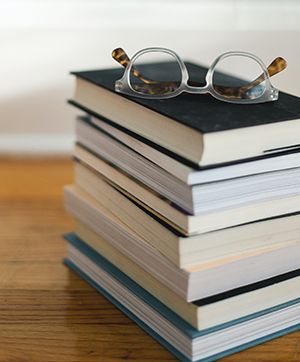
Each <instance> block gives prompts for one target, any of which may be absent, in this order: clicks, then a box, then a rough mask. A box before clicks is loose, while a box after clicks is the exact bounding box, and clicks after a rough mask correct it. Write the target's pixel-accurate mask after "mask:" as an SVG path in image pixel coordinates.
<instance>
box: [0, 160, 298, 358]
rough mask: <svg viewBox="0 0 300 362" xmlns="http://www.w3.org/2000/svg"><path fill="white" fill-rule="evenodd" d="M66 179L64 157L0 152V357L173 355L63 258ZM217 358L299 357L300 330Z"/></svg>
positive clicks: (67, 224) (69, 169)
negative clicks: (15, 155)
mask: <svg viewBox="0 0 300 362" xmlns="http://www.w3.org/2000/svg"><path fill="white" fill-rule="evenodd" d="M72 182H73V164H72V160H71V159H66V158H65V159H59V158H58V159H41V158H40V159H26V158H24V159H22V158H20V159H14V158H12V159H3V158H2V159H0V186H1V187H0V216H1V217H0V362H4V361H5V362H17V361H18V362H20V361H21V362H60V361H68V362H71V361H72V362H75V361H80V362H89V361H97V362H98V361H101V362H106V361H107V362H108V361H123V360H132V361H146V362H150V361H176V360H177V359H176V358H175V357H174V356H172V355H171V354H170V353H169V352H168V351H166V350H165V349H164V348H163V347H162V346H161V345H160V344H158V343H157V342H156V341H155V340H153V339H152V338H151V337H150V336H148V335H147V334H146V333H145V332H144V331H143V330H142V329H141V328H139V327H138V326H137V325H136V324H135V323H133V322H132V321H131V320H130V319H129V318H127V317H126V316H125V315H124V314H123V313H122V312H120V311H119V310H118V309H116V308H115V307H114V306H113V305H112V304H111V303H110V302H108V301H107V300H106V299H105V298H104V297H102V296H101V295H100V294H99V293H98V292H96V291H95V290H94V289H93V288H91V287H90V286H89V285H88V284H87V283H86V282H84V281H83V280H82V279H81V278H80V277H79V276H77V275H76V274H75V273H74V272H72V271H70V270H69V269H68V268H67V267H66V266H65V265H64V264H63V263H62V259H63V258H64V257H65V256H66V243H65V241H64V240H63V239H62V237H61V234H63V233H66V232H70V231H72V230H73V219H72V217H71V216H70V215H68V214H67V213H66V211H65V210H64V206H63V194H62V187H63V185H66V184H69V183H72ZM220 361H222V362H238V361H239V362H240V361H243V362H254V361H255V362H257V361H259V362H264V361H268V362H279V361H289V362H292V361H300V332H294V333H291V334H289V335H286V336H284V337H281V338H277V339H275V340H273V341H270V342H267V343H264V344H262V345H259V346H257V347H254V348H251V349H248V350H246V351H243V352H240V353H236V354H234V355H232V356H229V357H226V358H223V359H222V360H220Z"/></svg>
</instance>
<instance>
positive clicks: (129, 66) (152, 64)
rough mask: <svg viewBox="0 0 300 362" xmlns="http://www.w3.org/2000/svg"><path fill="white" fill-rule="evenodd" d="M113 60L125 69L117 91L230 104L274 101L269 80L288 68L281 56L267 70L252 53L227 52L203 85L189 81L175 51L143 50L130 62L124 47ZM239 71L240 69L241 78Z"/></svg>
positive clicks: (156, 97) (145, 95)
mask: <svg viewBox="0 0 300 362" xmlns="http://www.w3.org/2000/svg"><path fill="white" fill-rule="evenodd" d="M112 57H113V58H114V59H115V60H116V61H117V62H118V63H120V64H121V65H123V66H124V67H125V72H124V74H123V77H122V78H121V79H119V80H117V81H116V83H115V90H116V92H121V93H124V94H127V95H130V96H135V97H141V98H152V99H166V98H172V97H176V96H178V95H179V94H181V93H183V92H185V93H192V94H211V95H212V96H213V97H215V98H217V99H219V100H221V101H225V102H230V103H262V102H269V101H275V100H276V99H278V90H277V89H276V88H274V87H273V86H272V84H271V81H270V77H272V76H273V75H275V74H277V73H279V72H281V71H282V70H283V69H285V68H286V66H287V63H286V61H285V60H284V59H283V58H281V57H278V58H276V59H274V60H273V62H272V63H271V64H270V65H269V66H268V67H266V66H265V64H264V63H263V62H262V60H261V59H259V58H258V57H257V56H255V55H253V54H251V53H246V52H236V51H234V52H227V53H224V54H222V55H220V56H219V57H218V58H217V59H216V60H215V61H214V62H213V63H212V65H211V66H210V68H209V69H208V70H207V71H206V76H205V82H203V81H202V82H200V81H197V80H196V81H194V80H193V81H192V80H189V72H188V69H187V66H186V65H185V64H184V62H183V61H182V60H181V58H180V57H179V56H178V55H177V54H176V53H175V52H174V51H172V50H169V49H166V48H146V49H143V50H141V51H139V52H138V53H136V54H135V55H134V56H133V57H132V59H131V60H130V59H129V57H128V55H127V54H126V53H125V51H124V50H123V49H122V48H117V49H115V50H114V51H113V52H112ZM190 67H191V66H189V70H190ZM195 69H201V68H198V67H197V68H195ZM236 70H239V75H238V76H237V75H236V74H235V71H236ZM194 73H195V71H193V76H194ZM246 76H247V78H248V79H245V77H246Z"/></svg>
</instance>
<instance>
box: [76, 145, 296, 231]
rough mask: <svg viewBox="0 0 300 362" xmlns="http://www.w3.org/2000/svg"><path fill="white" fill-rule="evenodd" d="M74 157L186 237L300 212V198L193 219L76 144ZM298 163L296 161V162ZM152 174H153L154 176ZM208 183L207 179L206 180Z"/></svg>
mask: <svg viewBox="0 0 300 362" xmlns="http://www.w3.org/2000/svg"><path fill="white" fill-rule="evenodd" d="M74 157H75V159H76V161H77V162H79V163H82V164H84V165H88V166H89V167H91V168H92V169H93V170H95V171H96V172H97V173H98V174H99V175H102V176H103V177H105V178H106V179H107V180H108V181H109V182H111V183H112V184H113V185H114V187H118V188H119V189H120V190H122V191H123V192H124V193H126V195H127V196H128V197H131V198H132V199H133V200H135V202H137V203H141V204H142V205H143V207H145V208H147V209H148V210H149V211H150V212H152V213H153V214H155V215H156V216H157V217H160V218H162V219H163V220H164V221H166V222H168V223H170V224H171V225H173V227H174V228H176V227H177V228H178V229H179V230H180V231H181V232H183V233H185V234H187V235H188V234H195V233H204V232H208V231H212V230H218V229H224V228H227V227H230V226H234V225H240V224H244V223H247V222H252V221H258V220H262V219H266V218H270V217H274V216H279V215H284V214H290V213H293V212H297V211H299V204H300V195H293V196H290V197H284V198H279V199H272V200H266V201H262V202H258V203H251V204H250V205H245V206H241V207H236V208H234V209H226V210H222V211H219V212H214V213H208V214H202V215H192V214H189V213H187V212H185V211H184V210H183V209H182V208H180V207H179V206H178V205H177V204H176V203H174V202H172V201H171V200H170V199H168V198H166V197H164V196H162V195H161V194H160V193H158V192H156V191H155V190H153V189H152V188H151V187H148V186H147V185H145V184H144V183H143V182H140V181H138V180H137V179H136V178H135V177H132V176H131V175H130V174H129V173H127V172H125V171H124V170H122V169H121V168H119V167H117V166H116V165H114V164H112V163H109V162H107V161H106V160H105V159H103V158H101V157H100V156H99V155H95V154H94V153H93V152H91V151H89V150H87V149H85V148H83V147H82V146H80V145H79V144H76V145H75V147H74ZM296 162H298V161H296ZM154 175H155V173H152V176H154ZM206 181H207V178H206Z"/></svg>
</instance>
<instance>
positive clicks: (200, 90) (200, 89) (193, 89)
mask: <svg viewBox="0 0 300 362" xmlns="http://www.w3.org/2000/svg"><path fill="white" fill-rule="evenodd" d="M185 91H187V92H189V93H191V94H205V93H210V91H211V85H210V84H209V83H208V82H205V85H204V86H193V85H189V84H188V83H186V85H185Z"/></svg>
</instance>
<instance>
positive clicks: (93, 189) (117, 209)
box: [75, 163, 300, 268]
mask: <svg viewBox="0 0 300 362" xmlns="http://www.w3.org/2000/svg"><path fill="white" fill-rule="evenodd" d="M75 182H76V184H77V185H79V186H80V187H81V188H83V189H84V190H85V191H87V192H88V193H89V194H90V195H92V196H93V197H94V198H95V199H96V200H98V201H99V202H100V203H101V204H102V205H103V206H105V207H106V208H107V209H108V210H110V211H111V212H112V213H113V214H114V215H116V216H117V217H118V218H119V219H120V220H121V221H123V222H124V223H125V224H126V225H127V226H128V227H129V228H130V229H131V230H133V231H134V232H135V233H136V234H137V235H139V236H140V237H141V238H143V239H144V240H145V241H147V242H148V243H149V244H150V245H152V246H153V247H155V248H156V249H157V250H159V251H160V252H161V253H162V254H164V255H165V256H166V257H167V258H168V259H170V260H171V261H172V262H173V263H174V264H176V265H178V266H179V267H180V268H186V267H190V266H193V265H199V264H201V263H205V262H209V261H214V260H218V259H223V258H225V257H232V256H235V255H239V254H243V253H246V252H253V251H259V250H264V249H268V248H271V247H276V246H283V245H288V244H292V243H296V242H299V235H300V213H299V212H298V213H294V214H288V215H284V216H281V217H275V218H269V219H264V220H260V221H258V222H252V223H247V224H243V225H239V226H235V227H230V228H225V229H220V230H215V231H212V232H207V233H198V234H193V235H183V234H182V233H181V232H180V230H179V229H178V228H176V226H175V225H174V226H173V225H171V224H170V223H167V222H165V221H163V220H162V219H161V218H159V217H157V216H155V215H154V214H153V213H151V212H149V211H148V209H147V208H144V207H143V205H140V204H138V203H135V202H134V201H133V200H132V199H130V198H128V197H127V196H126V195H125V194H123V193H122V192H121V191H119V190H117V189H116V188H114V187H113V186H112V185H111V184H109V183H108V182H107V181H106V180H105V179H104V178H103V177H101V175H100V174H97V173H95V172H94V171H93V170H92V169H90V168H88V167H86V166H84V165H82V164H80V163H77V164H76V165H75Z"/></svg>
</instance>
